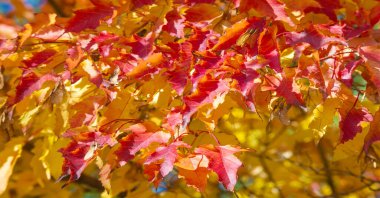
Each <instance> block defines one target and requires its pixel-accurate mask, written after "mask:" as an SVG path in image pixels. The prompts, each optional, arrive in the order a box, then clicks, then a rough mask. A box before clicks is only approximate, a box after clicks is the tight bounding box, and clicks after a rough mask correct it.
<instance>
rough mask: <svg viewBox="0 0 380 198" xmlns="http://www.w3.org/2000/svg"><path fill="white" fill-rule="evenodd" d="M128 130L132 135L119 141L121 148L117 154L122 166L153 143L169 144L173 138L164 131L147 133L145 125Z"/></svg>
mask: <svg viewBox="0 0 380 198" xmlns="http://www.w3.org/2000/svg"><path fill="white" fill-rule="evenodd" d="M128 130H130V131H132V133H131V134H129V135H127V136H126V137H124V138H122V139H121V140H120V141H119V143H120V145H121V146H120V148H119V149H118V150H117V151H116V152H115V153H116V156H117V157H118V160H119V164H120V165H124V164H125V163H127V162H128V161H129V160H131V159H133V157H134V156H135V155H136V153H137V152H138V151H139V150H141V149H144V148H147V147H148V146H149V145H150V144H152V143H167V142H168V141H169V139H170V137H171V135H170V134H169V133H165V132H162V131H157V132H147V129H146V127H145V126H144V125H143V124H135V125H132V126H131V127H129V128H128Z"/></svg>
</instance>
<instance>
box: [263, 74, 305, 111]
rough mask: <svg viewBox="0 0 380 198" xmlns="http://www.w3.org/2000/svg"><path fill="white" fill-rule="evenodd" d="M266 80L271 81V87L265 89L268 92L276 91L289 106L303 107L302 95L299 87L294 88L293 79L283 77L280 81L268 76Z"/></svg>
mask: <svg viewBox="0 0 380 198" xmlns="http://www.w3.org/2000/svg"><path fill="white" fill-rule="evenodd" d="M266 80H268V81H269V84H270V86H269V87H266V88H264V90H263V91H266V90H274V91H276V93H277V94H278V95H279V96H282V97H284V98H285V100H286V102H287V103H288V104H292V105H297V106H303V105H304V101H303V100H302V97H301V94H300V93H299V90H297V87H295V86H293V80H292V79H291V78H287V77H283V78H282V79H279V78H277V77H275V76H266Z"/></svg>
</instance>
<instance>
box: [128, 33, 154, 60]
mask: <svg viewBox="0 0 380 198" xmlns="http://www.w3.org/2000/svg"><path fill="white" fill-rule="evenodd" d="M154 39H155V37H154V34H153V33H149V34H147V35H146V36H145V37H139V36H137V35H134V36H133V39H132V40H131V41H129V42H126V43H125V44H126V45H129V46H131V47H132V54H137V55H138V56H139V57H140V58H142V59H144V58H146V57H147V56H149V55H150V54H151V53H152V50H153V42H154Z"/></svg>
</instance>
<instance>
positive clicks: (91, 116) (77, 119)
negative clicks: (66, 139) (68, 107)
mask: <svg viewBox="0 0 380 198" xmlns="http://www.w3.org/2000/svg"><path fill="white" fill-rule="evenodd" d="M88 101H91V102H88ZM105 102H106V98H105V97H103V96H98V95H97V96H90V97H88V98H87V99H86V100H85V101H82V102H80V103H77V104H75V105H73V106H72V109H74V110H76V112H75V114H74V115H73V116H72V117H71V118H70V127H71V128H75V127H80V126H83V125H85V126H89V125H90V124H91V123H92V122H93V121H95V119H96V115H97V112H98V110H99V109H100V107H101V106H102V105H103V104H104V103H105Z"/></svg>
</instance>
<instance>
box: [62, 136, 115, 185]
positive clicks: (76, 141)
mask: <svg viewBox="0 0 380 198" xmlns="http://www.w3.org/2000/svg"><path fill="white" fill-rule="evenodd" d="M63 136H64V137H70V138H71V139H72V141H71V142H70V143H69V144H68V145H67V146H66V147H64V148H61V149H59V152H61V154H62V156H63V157H64V163H63V166H62V176H61V177H60V178H59V179H58V180H61V179H63V178H64V177H66V176H67V175H69V176H70V178H69V180H68V182H72V181H74V180H77V179H79V177H80V176H81V174H82V172H83V171H84V169H85V168H86V167H87V166H88V165H89V164H90V163H91V162H92V161H93V160H94V159H95V157H96V156H97V152H98V149H99V148H102V147H103V146H104V145H106V144H107V145H110V146H113V145H114V144H115V141H114V140H113V139H112V138H111V136H110V135H103V134H102V133H100V132H97V131H96V132H81V131H75V130H68V131H66V132H65V133H64V135H63Z"/></svg>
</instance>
